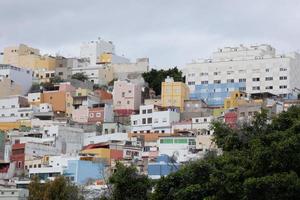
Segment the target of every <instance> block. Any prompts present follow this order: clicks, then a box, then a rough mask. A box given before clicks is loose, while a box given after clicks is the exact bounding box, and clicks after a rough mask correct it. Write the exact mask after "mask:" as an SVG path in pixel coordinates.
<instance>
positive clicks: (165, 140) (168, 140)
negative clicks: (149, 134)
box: [160, 139, 173, 144]
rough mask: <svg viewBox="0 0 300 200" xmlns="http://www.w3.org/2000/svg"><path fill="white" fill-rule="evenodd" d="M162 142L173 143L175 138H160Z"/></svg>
mask: <svg viewBox="0 0 300 200" xmlns="http://www.w3.org/2000/svg"><path fill="white" fill-rule="evenodd" d="M160 143H161V144H173V139H160Z"/></svg>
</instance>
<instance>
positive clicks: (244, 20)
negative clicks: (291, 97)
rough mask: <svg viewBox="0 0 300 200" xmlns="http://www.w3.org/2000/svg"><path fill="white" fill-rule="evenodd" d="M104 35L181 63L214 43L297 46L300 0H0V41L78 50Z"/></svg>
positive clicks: (162, 61) (119, 46)
mask: <svg viewBox="0 0 300 200" xmlns="http://www.w3.org/2000/svg"><path fill="white" fill-rule="evenodd" d="M98 37H101V38H103V39H105V40H111V41H113V42H114V44H115V45H116V51H117V54H120V55H122V54H124V55H125V56H126V57H129V58H130V59H131V60H132V61H134V60H135V58H137V57H149V58H150V62H151V66H153V67H157V68H162V67H170V66H175V65H176V66H184V64H185V63H188V62H191V60H193V59H197V58H208V57H210V55H211V53H212V52H213V51H215V50H216V49H217V48H218V47H223V46H236V45H239V44H242V43H243V44H246V45H249V44H259V43H269V44H271V45H273V46H274V47H275V48H276V49H277V50H278V52H280V53H285V52H289V51H298V50H299V49H300V1H299V0H295V1H292V0H248V1H243V0H223V1H222V0H206V1H204V0H181V1H179V0H105V1H103V0H0V48H1V49H3V47H5V46H8V45H15V44H19V43H25V44H28V45H30V46H32V47H36V48H39V49H40V50H41V51H42V53H52V54H55V53H60V54H62V55H64V56H70V57H71V56H78V55H79V48H80V44H81V43H82V42H87V41H90V40H95V39H97V38H98Z"/></svg>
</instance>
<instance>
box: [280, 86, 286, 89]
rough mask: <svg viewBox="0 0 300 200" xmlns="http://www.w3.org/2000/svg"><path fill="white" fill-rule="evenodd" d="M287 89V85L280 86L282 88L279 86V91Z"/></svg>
mask: <svg viewBox="0 0 300 200" xmlns="http://www.w3.org/2000/svg"><path fill="white" fill-rule="evenodd" d="M285 88H287V86H286V85H280V86H279V89H285Z"/></svg>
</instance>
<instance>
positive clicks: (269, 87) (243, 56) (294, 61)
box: [184, 44, 300, 106]
mask: <svg viewBox="0 0 300 200" xmlns="http://www.w3.org/2000/svg"><path fill="white" fill-rule="evenodd" d="M299 65H300V56H299V54H298V53H291V54H287V55H277V54H276V52H275V49H274V48H273V47H272V46H270V45H266V44H262V45H258V46H250V47H245V46H243V45H241V46H239V47H225V48H222V49H219V50H218V51H217V52H214V53H213V56H212V59H206V60H204V61H199V62H194V63H190V64H187V66H186V67H185V69H184V74H185V76H186V83H187V85H188V86H189V88H190V92H191V95H190V97H191V98H192V99H203V100H204V101H205V102H206V103H207V104H209V105H211V106H222V105H223V103H224V99H225V98H226V97H228V96H229V95H230V92H231V91H234V90H240V91H244V92H246V93H249V94H255V93H265V92H267V93H272V94H274V95H279V96H281V97H284V98H293V96H294V95H295V94H294V93H293V89H294V88H299V86H300V83H299V81H297V80H298V77H297V75H296V74H299V72H300V68H299Z"/></svg>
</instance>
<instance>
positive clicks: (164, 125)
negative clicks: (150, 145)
mask: <svg viewBox="0 0 300 200" xmlns="http://www.w3.org/2000/svg"><path fill="white" fill-rule="evenodd" d="M179 120H180V113H178V112H176V111H173V110H170V109H169V110H159V109H158V107H156V106H154V105H143V106H140V113H139V114H137V115H131V132H132V133H172V123H175V122H178V121H179Z"/></svg>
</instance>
